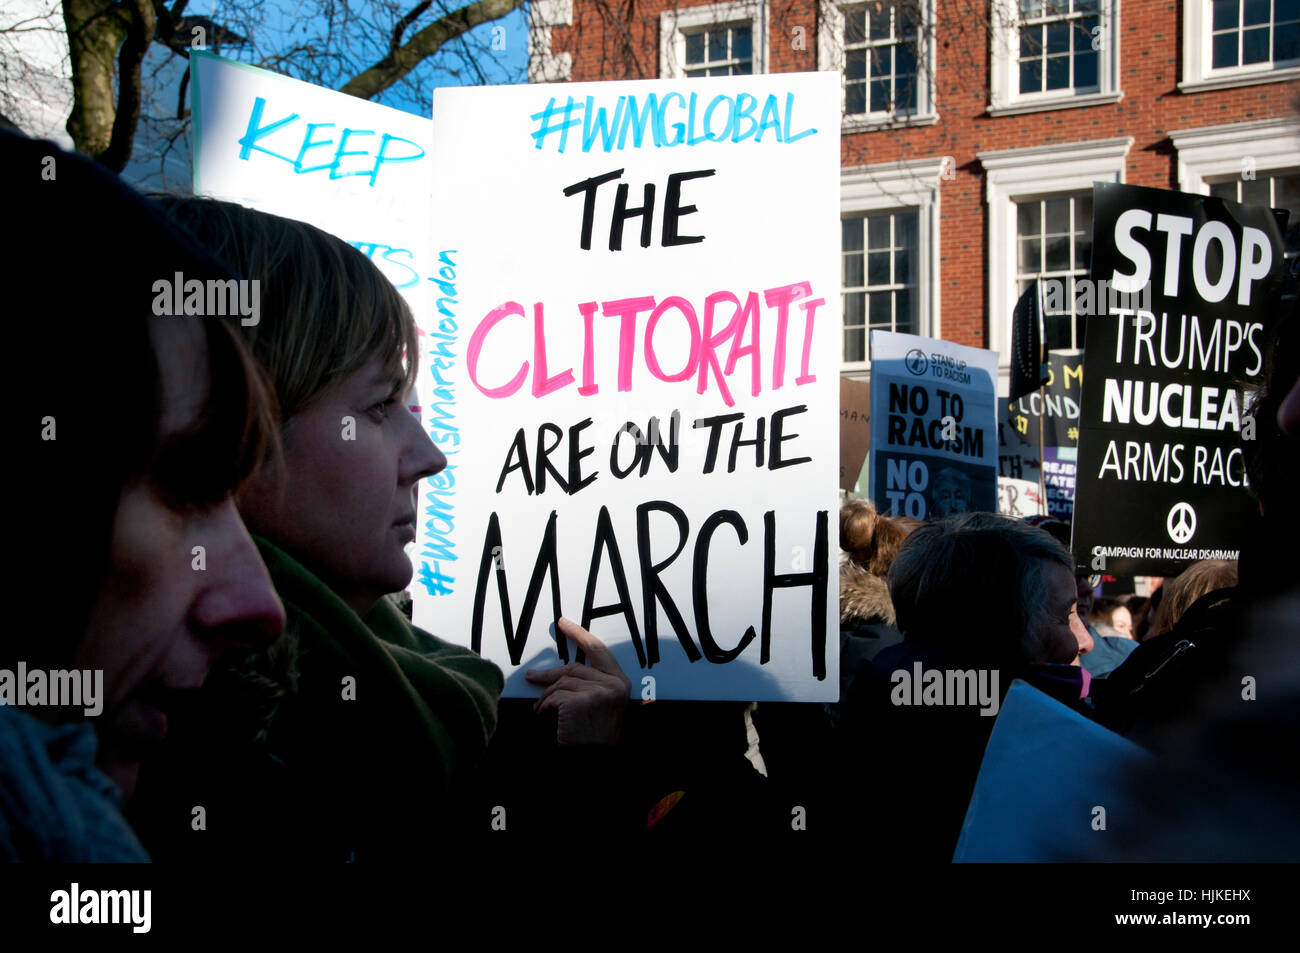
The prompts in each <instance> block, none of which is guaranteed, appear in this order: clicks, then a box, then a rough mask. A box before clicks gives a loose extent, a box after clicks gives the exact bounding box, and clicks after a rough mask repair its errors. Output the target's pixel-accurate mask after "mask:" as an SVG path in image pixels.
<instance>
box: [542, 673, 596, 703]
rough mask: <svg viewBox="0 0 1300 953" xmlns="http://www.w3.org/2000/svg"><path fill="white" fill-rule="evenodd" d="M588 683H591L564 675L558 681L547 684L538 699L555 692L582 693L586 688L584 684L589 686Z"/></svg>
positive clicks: (547, 696)
mask: <svg viewBox="0 0 1300 953" xmlns="http://www.w3.org/2000/svg"><path fill="white" fill-rule="evenodd" d="M590 685H591V683H590V682H584V681H581V680H580V679H576V678H572V677H569V676H566V677H564V678H562V679H560V680H559V681H558V682H556V683H554V684H553V685H550V686H548V687H547V688H546V690H545V691H543V692H542V694H541V695H540V696H539V697H538V701H539V702H540V701H541V700H542V699H545V698H549V697H550V696H551V695H553V694H555V693H556V692H568V693H570V694H572V695H578V694H583V693H584V692H585V691H587V690H588V689H587V688H586V687H585V686H590Z"/></svg>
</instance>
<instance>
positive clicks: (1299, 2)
mask: <svg viewBox="0 0 1300 953" xmlns="http://www.w3.org/2000/svg"><path fill="white" fill-rule="evenodd" d="M1273 11H1274V12H1273V22H1274V23H1286V22H1287V21H1288V20H1297V19H1300V0H1275V2H1274V4H1273Z"/></svg>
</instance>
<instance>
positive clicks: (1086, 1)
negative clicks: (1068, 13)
mask: <svg viewBox="0 0 1300 953" xmlns="http://www.w3.org/2000/svg"><path fill="white" fill-rule="evenodd" d="M1100 6H1101V4H1100V3H1099V2H1098V0H1074V9H1075V12H1076V13H1096V12H1097V9H1098V8H1099V7H1100Z"/></svg>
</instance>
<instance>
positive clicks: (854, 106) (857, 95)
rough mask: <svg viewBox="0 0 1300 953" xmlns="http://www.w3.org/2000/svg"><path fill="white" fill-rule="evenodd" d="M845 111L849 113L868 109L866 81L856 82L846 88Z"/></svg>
mask: <svg viewBox="0 0 1300 953" xmlns="http://www.w3.org/2000/svg"><path fill="white" fill-rule="evenodd" d="M844 111H845V112H846V113H848V114H849V115H856V114H858V113H864V112H866V111H867V84H866V83H854V84H852V85H851V86H846V87H845V88H844Z"/></svg>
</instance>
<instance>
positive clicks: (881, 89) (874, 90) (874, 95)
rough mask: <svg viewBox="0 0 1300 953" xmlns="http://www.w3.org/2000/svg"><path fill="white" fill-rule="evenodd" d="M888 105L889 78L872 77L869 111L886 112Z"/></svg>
mask: <svg viewBox="0 0 1300 953" xmlns="http://www.w3.org/2000/svg"><path fill="white" fill-rule="evenodd" d="M889 105H890V104H889V80H887V79H873V80H872V81H871V111H872V112H888V110H889Z"/></svg>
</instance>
